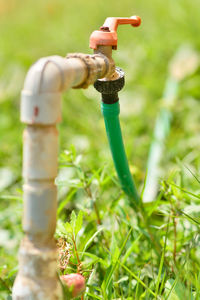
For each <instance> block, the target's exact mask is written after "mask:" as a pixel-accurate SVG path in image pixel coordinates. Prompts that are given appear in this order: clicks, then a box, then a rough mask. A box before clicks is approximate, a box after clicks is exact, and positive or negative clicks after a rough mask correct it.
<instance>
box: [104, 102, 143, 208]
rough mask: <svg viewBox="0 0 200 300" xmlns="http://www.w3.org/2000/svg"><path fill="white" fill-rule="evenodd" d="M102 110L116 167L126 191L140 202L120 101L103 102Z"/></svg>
mask: <svg viewBox="0 0 200 300" xmlns="http://www.w3.org/2000/svg"><path fill="white" fill-rule="evenodd" d="M101 110H102V114H103V117H104V122H105V127H106V133H107V137H108V142H109V146H110V150H111V153H112V157H113V161H114V165H115V169H116V171H117V175H118V177H119V181H120V184H121V186H122V189H123V190H124V192H125V193H126V194H127V195H128V196H129V197H130V198H133V199H134V200H135V202H136V203H137V204H138V203H139V196H138V193H137V190H136V187H135V184H134V181H133V178H132V175H131V173H130V170H129V165H128V161H127V157H126V153H125V149H124V144H123V139H122V133H121V128H120V122H119V113H120V106H119V102H118V101H117V102H115V103H112V104H107V103H104V102H102V103H101Z"/></svg>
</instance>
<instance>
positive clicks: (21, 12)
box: [0, 0, 200, 299]
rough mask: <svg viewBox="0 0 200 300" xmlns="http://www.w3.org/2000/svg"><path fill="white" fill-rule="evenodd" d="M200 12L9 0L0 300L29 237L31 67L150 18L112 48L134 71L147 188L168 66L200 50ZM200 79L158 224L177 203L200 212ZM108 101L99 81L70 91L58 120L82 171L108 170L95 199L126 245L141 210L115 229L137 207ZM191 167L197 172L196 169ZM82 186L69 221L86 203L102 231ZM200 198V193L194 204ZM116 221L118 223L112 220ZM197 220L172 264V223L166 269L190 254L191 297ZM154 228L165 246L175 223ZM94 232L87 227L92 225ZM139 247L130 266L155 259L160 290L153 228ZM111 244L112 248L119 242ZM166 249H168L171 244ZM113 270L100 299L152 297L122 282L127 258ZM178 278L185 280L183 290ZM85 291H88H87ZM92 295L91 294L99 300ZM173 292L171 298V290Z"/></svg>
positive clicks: (0, 172)
mask: <svg viewBox="0 0 200 300" xmlns="http://www.w3.org/2000/svg"><path fill="white" fill-rule="evenodd" d="M199 12H200V2H199V0H176V1H174V0H168V1H162V0H153V1H148V0H140V1H136V0H135V1H133V0H132V1H131V0H123V1H120V0H119V1H116V0H115V1H114V0H110V1H81V0H77V1H76V0H75V1H71V0H68V1H66V0H65V1H64V0H50V1H47V0H43V1H39V0H35V1H33V0H26V1H25V0H7V1H5V0H0V183H1V185H2V189H1V190H0V191H1V192H0V197H1V201H0V224H1V225H0V278H1V279H0V286H1V288H0V293H2V296H0V297H2V299H6V297H9V296H8V295H9V294H10V289H11V286H12V283H13V280H14V277H15V275H16V266H17V259H16V253H17V249H18V246H19V241H20V239H21V237H22V229H21V215H22V201H21V198H22V189H21V185H22V179H21V168H22V131H23V127H24V126H23V125H22V124H21V123H20V119H19V110H20V91H21V89H22V87H23V81H24V78H25V75H26V73H27V70H28V69H29V67H30V65H31V64H32V63H34V62H35V61H36V60H37V59H39V58H40V57H44V56H49V55H54V54H58V55H61V56H65V55H66V54H67V53H70V52H83V53H92V51H91V49H89V46H88V44H89V37H90V34H91V32H92V31H93V30H95V29H98V28H99V27H100V26H101V25H102V24H103V22H104V20H105V18H106V17H108V16H119V17H122V16H131V15H139V16H141V18H142V26H141V27H139V28H132V27H131V26H121V27H119V29H118V40H119V41H118V50H117V51H113V57H114V59H115V61H116V65H118V66H120V67H122V68H123V69H124V71H125V74H126V86H125V88H124V90H123V91H122V92H121V93H120V95H121V111H122V112H121V124H122V130H123V135H124V139H125V145H126V150H127V154H128V158H129V161H130V165H131V171H132V173H133V174H134V176H135V178H136V183H137V186H138V187H139V190H140V191H141V189H142V184H143V181H144V178H145V167H146V158H147V155H148V149H149V145H150V142H151V137H152V130H153V126H154V120H155V117H156V114H157V112H158V109H159V107H160V102H161V101H160V98H161V96H162V91H163V89H164V85H165V80H166V78H167V72H168V63H169V60H170V59H171V57H172V56H173V55H174V53H175V52H176V51H177V49H178V48H179V47H180V46H181V45H182V44H189V45H190V46H191V47H193V48H194V49H195V51H197V52H198V51H199V50H200V38H199V34H200V22H199ZM199 85H200V72H199V69H198V70H197V71H196V72H195V74H193V75H192V76H190V77H189V78H187V79H186V80H185V81H184V82H183V83H182V85H181V89H180V94H179V97H178V99H177V101H176V105H175V106H174V108H173V110H174V120H173V124H172V130H171V134H170V137H169V140H168V141H167V144H166V149H167V150H166V152H165V155H164V158H163V161H162V178H161V179H162V180H165V183H162V184H161V190H162V196H160V199H161V200H158V202H157V204H156V207H155V210H157V209H158V211H159V209H160V210H161V211H162V209H163V210H164V212H163V211H162V214H161V215H162V217H160V216H159V217H158V215H159V214H158V215H157V214H156V213H155V215H156V216H154V215H153V216H152V214H153V212H151V213H149V218H150V219H148V218H147V219H148V222H149V223H150V224H152V223H154V222H155V223H156V225H155V224H154V225H155V226H161V225H162V224H167V220H168V219H169V216H170V218H171V221H172V223H173V220H174V219H173V217H174V213H175V214H176V216H177V211H176V209H177V208H179V209H180V208H181V209H183V208H185V207H187V206H192V207H195V208H194V209H193V210H194V211H195V213H196V214H197V217H198V210H199V208H198V204H199V202H200V200H199V198H198V197H199V196H198V195H199V191H200V186H199V180H197V179H198V178H199V175H198V174H199V169H200V155H199V149H200V133H199V132H200V113H199V99H200V88H199ZM99 103H100V100H99V95H98V94H97V92H96V91H95V90H94V89H93V87H90V88H89V89H88V90H70V91H68V92H67V93H65V94H64V96H63V120H62V123H61V124H60V125H59V129H60V152H63V151H64V150H65V149H70V146H71V145H72V144H73V145H74V146H75V148H76V152H77V153H76V155H81V156H82V161H81V164H82V165H81V168H82V172H83V174H85V175H84V176H85V178H88V177H90V176H94V175H91V174H95V170H98V169H99V168H103V171H104V172H105V174H106V175H104V177H105V178H108V179H107V182H106V183H105V184H102V182H101V178H99V177H98V176H97V175H95V176H94V177H95V179H96V180H97V181H98V182H101V183H100V184H99V188H98V193H99V194H98V197H97V200H96V201H97V204H98V205H99V210H100V215H101V218H102V223H103V224H104V222H105V224H107V223H108V224H110V225H109V226H111V227H110V228H112V230H113V231H112V230H111V229H110V230H111V232H113V234H112V237H113V236H114V237H115V238H113V239H114V242H113V243H118V247H119V248H120V245H122V242H123V239H122V237H123V235H124V233H125V232H127V230H128V228H130V227H131V226H133V227H134V225H133V224H135V223H134V222H136V221H132V220H133V219H136V220H137V217H136V216H135V215H134V213H133V214H131V216H130V218H129V219H128V221H127V222H128V223H127V224H124V225H123V226H122V228H121V231H120V230H119V229H117V230H115V229H113V228H114V227H113V226H114V225H113V224H114V223H113V222H114V219H113V215H114V216H115V217H116V218H117V216H118V217H119V218H122V217H126V213H127V211H128V210H129V208H128V204H127V203H126V201H125V200H124V199H126V197H125V196H124V195H123V194H121V193H120V189H119V187H118V185H117V187H116V186H115V184H116V183H117V180H116V178H115V174H114V169H113V165H112V161H111V157H110V153H109V149H108V145H107V141H106V137H105V130H104V124H103V120H102V116H101V113H100V107H99ZM97 137H98V138H97ZM61 160H62V159H61ZM185 166H187V168H188V169H189V170H191V171H192V173H193V174H196V175H195V176H194V175H192V173H191V172H189V171H188V169H187V168H186V167H185ZM103 171H101V172H103ZM88 174H89V175H88ZM110 174H111V175H110ZM67 176H68V175H67ZM74 176H76V175H74ZM77 176H78V175H77ZM106 176H107V177H106ZM109 176H111V179H110V177H109ZM85 180H86V179H85ZM86 181H87V180H86ZM172 181H173V182H174V183H175V184H177V185H179V186H181V188H184V189H185V190H187V191H190V192H192V193H194V194H196V195H197V197H196V198H195V197H192V196H190V195H189V194H187V193H184V192H182V191H180V189H175V188H174V187H173V186H172V185H171V182H172ZM166 182H167V183H166ZM71 188H74V186H69V189H71ZM75 189H76V195H75V196H74V197H73V199H72V202H71V203H72V204H71V205H69V206H68V208H67V210H64V211H63V215H62V217H61V219H62V221H63V222H64V221H65V219H66V218H67V216H68V215H69V213H70V211H71V210H72V209H73V208H80V207H81V208H82V209H83V210H84V209H88V210H89V211H90V212H91V216H90V217H91V218H90V217H86V220H85V222H86V223H84V224H85V225H84V226H85V228H86V227H87V225H86V224H87V222H88V223H90V222H91V224H93V225H92V226H93V230H94V231H95V230H97V228H96V227H95V225H94V224H95V215H94V214H93V213H92V208H91V207H87V197H86V196H85V195H84V192H83V191H82V190H84V189H83V188H82V187H80V186H78V185H77V186H75ZM163 195H164V196H163ZM81 199H84V201H83V203H84V205H85V206H84V205H83V206H84V207H82V206H81V201H82V200H81ZM194 199H196V200H195V201H194ZM90 200H91V199H90ZM93 200H94V199H93ZM93 200H92V201H93ZM120 201H121V202H120ZM123 201H125V203H124V202H123ZM159 201H160V202H159ZM162 201H164V204H163V202H162ZM115 202H116V203H118V204H119V207H121V210H119V208H117V206H116V205H114V204H113V203H115ZM77 203H78V205H77ZM85 203H86V204H85ZM107 203H110V204H109V205H108V207H109V208H110V210H109V212H108V211H107ZM120 203H121V206H120ZM162 205H164V208H163V206H162ZM182 206H183V207H182ZM166 207H167V209H166ZM149 209H151V208H147V211H148V212H149ZM121 211H123V213H122V212H121ZM172 212H173V213H172ZM177 218H178V216H177ZM180 218H181V217H180ZM182 218H184V217H182ZM109 219H110V220H111V221H110V222H108V220H109ZM155 220H156V221H155ZM181 220H182V219H181ZM195 220H196V219H195ZM190 221H191V220H188V219H187V222H188V225H187V226H188V228H189V229H188V230H189V232H190V233H189V234H188V235H187V234H185V230H186V229H185V227H184V226H185V225H184V220H182V221H180V228H179V230H180V233H179V234H180V236H179V238H180V239H179V240H178V243H179V245H178V246H177V247H178V250H177V251H178V253H179V254H177V256H178V258H177V265H176V266H173V267H172V266H171V264H170V261H171V260H172V258H171V260H170V255H171V256H172V252H173V246H172V245H171V244H170V239H171V243H172V244H173V241H174V236H173V225H172V227H170V228H171V231H170V234H171V236H170V238H169V245H168V248H167V251H168V252H167V251H166V252H167V253H168V254H167V259H168V260H169V265H168V266H167V265H166V266H165V270H164V269H162V272H163V273H162V275H163V274H164V272H166V274H167V275H166V277H165V279H164V281H163V282H164V283H163V284H166V283H167V280H176V278H178V280H179V278H180V277H181V276H180V270H181V269H180V267H181V266H182V264H183V256H184V257H186V256H187V255H188V256H187V259H188V260H186V261H187V262H188V261H189V262H188V264H189V265H190V267H188V266H187V267H188V268H189V269H188V272H187V271H186V270H185V276H186V274H187V276H186V277H184V276H183V278H181V281H180V283H178V284H180V285H181V284H182V285H183V286H184V287H185V288H186V289H187V291H190V292H191V294H190V296H188V297H198V290H199V280H198V276H199V265H200V262H199V256H200V253H199V244H198V243H197V245H196V246H193V244H192V249H193V248H194V249H195V250H193V252H192V253H191V251H190V250H188V251H189V252H184V251H186V250H184V249H186V248H187V247H189V249H190V246H191V243H192V238H193V237H194V236H195V237H196V239H198V231H199V225H198V224H199V223H198V222H199V219H197V223H195V224H194V221H193V223H191V222H190ZM92 222H93V223H92ZM138 222H139V221H138ZM181 222H182V223H181ZM185 223H186V221H185ZM105 224H104V225H105ZM111 224H112V225H111ZM181 224H182V225H181ZM191 224H192V225H191ZM143 225H144V224H143ZM136 227H137V230H136V232H134V234H132V236H131V240H130V241H129V245H128V246H127V247H130V245H131V243H133V242H134V241H135V240H136V239H137V237H138V236H139V234H140V233H141V232H140V230H141V228H143V229H142V230H145V226H142V225H141V224H139V223H137V226H136ZM134 228H135V227H134ZM152 230H154V231H153V234H155V237H156V239H158V240H159V242H160V243H161V245H163V244H162V243H163V238H164V237H165V236H166V227H165V228H164V229H163V231H162V230H160V236H159V234H158V230H157V229H156V228H153V229H152ZM86 233H87V229H85V234H86ZM105 235H107V239H108V240H109V234H108V233H105ZM147 235H148V234H147ZM86 236H87V234H86ZM102 239H103V238H102ZM102 239H100V240H99V241H98V242H97V245H98V243H99V246H101V245H102ZM116 240H117V242H116ZM195 241H196V240H195ZM97 245H96V247H97ZM111 246H112V245H111ZM140 247H142V249H143V250H142V253H143V256H141V255H139V254H138V255H137V256H134V258H133V259H132V260H131V258H130V261H129V262H128V264H127V267H128V268H129V269H130V270H132V267H131V266H133V268H134V272H136V274H139V275H140V273H141V272H142V270H146V269H145V268H146V266H147V265H148V266H151V267H152V270H153V271H152V274H153V275H152V274H151V275H150V274H149V273H148V272H147V271H146V272H147V273H148V274H147V273H145V275H142V280H144V282H146V284H147V285H149V286H150V285H151V287H152V289H153V290H154V289H155V287H154V284H155V285H156V282H158V280H160V278H158V269H159V266H160V261H159V259H158V258H154V260H155V261H153V262H152V265H151V263H150V261H151V255H152V256H153V257H154V250H155V249H154V246H152V244H151V243H150V242H149V240H148V238H147V237H146V238H145V234H144V237H143V239H142V241H141V244H140V243H139V242H138V244H137V247H136V249H135V250H134V251H135V253H136V254H137V253H139V252H140V251H139V250H138V249H140ZM108 248H109V247H108ZM95 249H96V248H95V247H94V249H92V250H91V251H93V253H95V255H99V256H100V257H102V256H103V257H104V258H105V259H106V257H107V256H106V253H105V251H103V250H102V253H97V250H95ZM102 249H103V248H102ZM109 249H110V251H111V250H112V247H111V248H109ZM187 249H188V248H187ZM124 251H125V250H124ZM138 251H139V252H138ZM160 251H161V252H162V249H160ZM100 252H101V251H100ZM111 253H112V251H111ZM125 253H126V251H125ZM183 253H184V254H183ZM124 255H125V254H124ZM111 256H112V255H111ZM110 264H111V265H112V259H110ZM108 265H109V262H108ZM184 266H185V265H184ZM101 268H102V269H101ZM150 269H151V268H150ZM96 270H97V271H96V272H97V274H99V273H98V272H101V273H103V272H106V271H105V270H104V271H103V266H100V267H99V266H98V267H97V268H96ZM149 272H150V271H149ZM139 275H138V276H139ZM113 276H114V277H113V279H112V280H113V282H114V283H113V288H111V291H110V290H109V291H108V290H105V291H103V288H102V290H101V291H98V290H97V291H93V290H92V288H91V290H92V291H93V293H96V294H97V295H99V297H103V298H100V299H106V298H105V297H108V299H153V298H151V295H150V294H149V292H148V290H147V289H146V288H144V287H142V286H141V285H140V284H139V283H138V281H137V282H136V283H134V282H133V284H132V285H131V284H130V282H131V281H130V278H129V279H128V282H129V283H127V281H126V278H125V279H124V281H123V280H122V283H121V284H120V283H117V282H118V281H119V279H120V278H124V277H125V276H130V274H129V275H127V272H126V271H125V270H124V269H123V270H122V268H121V267H120V266H119V265H118V267H117V272H116V273H115V274H114V275H113ZM163 276H164V275H163ZM195 278H196V279H195ZM103 280H104V279H103V278H102V277H101V276H100V275H99V276H98V275H97V276H96V277H95V279H94V282H95V284H96V285H97V286H101V284H102V282H103ZM178 280H177V282H178ZM195 280H196V281H195ZM175 283H176V282H175ZM187 283H188V284H187ZM137 284H138V285H137ZM178 284H177V283H176V284H175V287H176V286H178ZM138 286H139V287H138ZM179 288H180V287H179ZM180 289H181V288H180ZM161 292H162V291H161ZM161 292H160V297H165V296H166V295H165V296H163V295H164V294H163V292H162V293H161ZM188 293H189V292H188ZM171 294H172V293H171ZM0 295H1V294H0ZM110 295H111V296H110ZM188 295H189V294H188ZM191 295H192V296H191ZM86 297H89V296H87V295H86ZM90 297H91V296H90ZM90 297H89V298H88V299H92V298H90ZM109 297H111V298H109ZM129 297H130V298H129ZM131 297H133V298H131ZM134 297H135V298H134ZM140 297H141V298H140ZM152 297H153V296H152ZM166 297H167V296H166ZM169 297H171V296H170V295H169ZM174 297H175V296H174ZM177 297H181V296H180V295H179V296H177ZM86 299H87V298H86ZM163 299H165V298H163ZM166 299H167V298H166ZM169 299H170V298H169ZM171 299H176V298H171ZM177 299H183V298H177ZM185 299H186V298H185ZM187 299H190V298H187ZM191 299H193V298H191ZM194 299H198V298H194Z"/></svg>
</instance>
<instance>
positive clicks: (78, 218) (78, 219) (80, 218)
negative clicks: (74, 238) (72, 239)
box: [75, 210, 83, 235]
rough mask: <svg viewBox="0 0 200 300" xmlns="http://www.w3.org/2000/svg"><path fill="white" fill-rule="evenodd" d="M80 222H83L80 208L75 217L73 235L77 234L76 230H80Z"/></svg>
mask: <svg viewBox="0 0 200 300" xmlns="http://www.w3.org/2000/svg"><path fill="white" fill-rule="evenodd" d="M82 224H83V212H82V210H80V211H79V214H78V216H77V219H76V224H75V235H77V234H78V232H79V231H80V230H81V227H82Z"/></svg>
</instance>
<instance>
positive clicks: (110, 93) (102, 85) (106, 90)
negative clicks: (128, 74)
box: [94, 67, 125, 104]
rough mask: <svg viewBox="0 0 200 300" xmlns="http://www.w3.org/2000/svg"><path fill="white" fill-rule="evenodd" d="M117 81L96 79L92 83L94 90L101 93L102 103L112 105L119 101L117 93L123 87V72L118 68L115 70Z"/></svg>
mask: <svg viewBox="0 0 200 300" xmlns="http://www.w3.org/2000/svg"><path fill="white" fill-rule="evenodd" d="M115 72H116V74H117V79H114V80H105V78H103V79H98V80H97V81H95V83H94V87H95V89H96V90H97V91H98V92H99V93H101V96H102V101H103V102H104V103H106V104H113V103H115V102H118V101H119V97H118V92H119V91H121V90H122V89H123V87H124V84H125V80H124V71H123V70H122V69H120V68H118V67H116V68H115Z"/></svg>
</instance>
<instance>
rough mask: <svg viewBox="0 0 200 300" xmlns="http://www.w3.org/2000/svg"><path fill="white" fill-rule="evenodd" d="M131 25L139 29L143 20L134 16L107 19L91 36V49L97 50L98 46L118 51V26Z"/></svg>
mask: <svg viewBox="0 0 200 300" xmlns="http://www.w3.org/2000/svg"><path fill="white" fill-rule="evenodd" d="M123 24H130V25H132V26H133V27H138V26H140V24H141V18H140V17H138V16H133V17H131V18H107V19H106V20H105V22H104V24H103V26H101V27H100V30H95V31H93V33H92V34H91V36H90V48H92V49H97V47H98V46H112V48H113V49H115V50H116V49H117V27H118V25H123Z"/></svg>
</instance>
